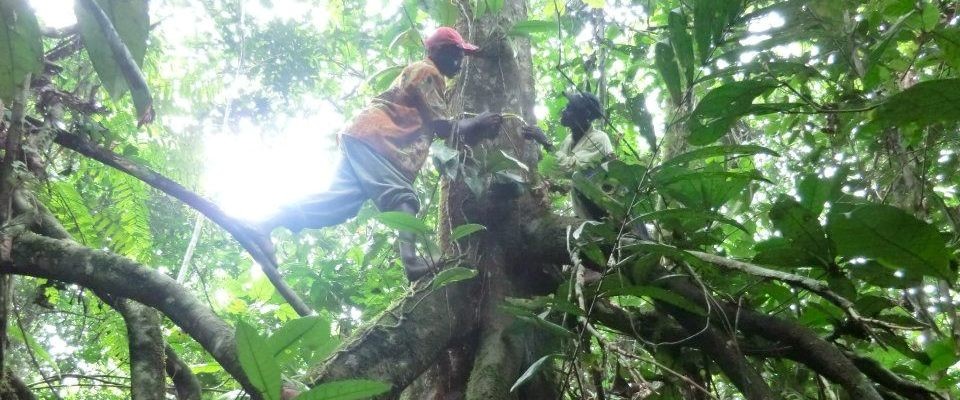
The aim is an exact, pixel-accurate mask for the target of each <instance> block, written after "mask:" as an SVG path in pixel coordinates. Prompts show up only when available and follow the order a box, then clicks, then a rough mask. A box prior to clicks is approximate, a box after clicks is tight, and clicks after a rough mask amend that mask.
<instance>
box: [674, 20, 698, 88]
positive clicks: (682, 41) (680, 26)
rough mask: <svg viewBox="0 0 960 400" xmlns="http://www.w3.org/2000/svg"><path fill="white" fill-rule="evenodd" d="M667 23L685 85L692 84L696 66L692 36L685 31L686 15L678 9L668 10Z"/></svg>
mask: <svg viewBox="0 0 960 400" xmlns="http://www.w3.org/2000/svg"><path fill="white" fill-rule="evenodd" d="M668 24H669V28H670V44H672V45H673V50H674V53H675V54H676V56H677V61H678V62H679V63H680V67H681V68H682V69H683V74H684V77H685V78H686V82H687V86H693V76H694V73H695V72H696V69H697V67H696V64H695V63H694V59H693V38H692V37H690V32H689V31H687V16H686V15H684V14H683V12H682V10H680V9H675V10H672V11H670V16H669V19H668Z"/></svg>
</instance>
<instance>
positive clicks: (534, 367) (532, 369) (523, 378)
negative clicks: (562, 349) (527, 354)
mask: <svg viewBox="0 0 960 400" xmlns="http://www.w3.org/2000/svg"><path fill="white" fill-rule="evenodd" d="M551 358H553V354H547V355H545V356H543V357H540V359H539V360H537V361H534V362H533V364H530V366H529V367H528V368H527V370H526V371H523V374H521V375H520V377H519V378H517V381H516V382H514V383H513V386H510V392H511V393H512V392H513V391H514V390H517V388H518V387H520V386H521V385H523V384H524V383H526V382H527V381H528V380H530V378H533V376H534V375H536V374H537V372H540V368H543V366H544V365H546V363H547V360H549V359H551Z"/></svg>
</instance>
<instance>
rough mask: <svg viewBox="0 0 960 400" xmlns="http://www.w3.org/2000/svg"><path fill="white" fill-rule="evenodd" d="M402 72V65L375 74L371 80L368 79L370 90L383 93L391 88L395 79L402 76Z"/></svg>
mask: <svg viewBox="0 0 960 400" xmlns="http://www.w3.org/2000/svg"><path fill="white" fill-rule="evenodd" d="M400 72H403V66H402V65H394V66H390V67H386V68H384V69H382V70H380V71H377V73H375V74H373V76H371V77H370V78H369V79H367V85H370V88H371V89H373V90H374V91H377V92H383V91H385V90H387V88H389V87H390V84H391V83H393V80H394V79H397V77H398V76H400Z"/></svg>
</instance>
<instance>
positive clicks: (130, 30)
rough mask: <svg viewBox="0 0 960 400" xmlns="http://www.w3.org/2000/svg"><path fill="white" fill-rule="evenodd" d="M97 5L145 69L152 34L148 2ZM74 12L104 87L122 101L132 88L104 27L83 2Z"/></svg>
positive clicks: (117, 0) (100, 0)
mask: <svg viewBox="0 0 960 400" xmlns="http://www.w3.org/2000/svg"><path fill="white" fill-rule="evenodd" d="M95 1H96V3H97V4H98V5H99V6H100V8H102V9H103V12H104V13H106V14H107V17H108V18H109V19H110V22H111V23H113V27H114V29H116V31H117V34H119V35H120V39H121V41H123V44H124V45H126V46H127V50H129V51H130V55H131V56H133V60H134V61H135V62H136V63H137V64H138V65H142V64H143V56H144V55H145V54H146V53H147V37H148V36H149V34H150V15H149V13H148V2H147V0H95ZM74 11H75V12H76V14H77V24H78V25H79V27H80V35H81V36H82V37H83V43H84V47H85V48H86V49H87V54H89V55H90V61H91V62H92V63H93V68H94V69H95V70H96V71H97V75H98V76H100V81H101V82H102V83H103V87H104V88H106V89H107V93H109V94H110V97H112V98H114V99H118V98H120V97H121V96H122V95H123V93H124V92H125V91H126V90H127V87H128V85H127V82H126V80H125V78H124V76H123V73H122V71H121V69H120V66H119V65H117V62H116V58H114V54H113V50H112V49H111V48H110V45H109V44H108V42H107V38H106V36H104V34H103V30H102V28H101V27H100V24H98V23H97V20H96V18H94V16H93V15H92V14H91V13H90V12H89V11H87V9H86V8H85V7H84V6H83V5H81V4H80V2H79V1H78V2H76V3H75V5H74ZM138 109H139V107H138Z"/></svg>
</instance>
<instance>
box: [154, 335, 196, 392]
mask: <svg viewBox="0 0 960 400" xmlns="http://www.w3.org/2000/svg"><path fill="white" fill-rule="evenodd" d="M163 354H164V356H165V360H164V361H165V363H164V370H165V371H166V372H167V376H169V377H170V380H172V381H173V387H174V389H175V390H176V392H177V393H176V394H177V400H200V396H201V394H202V393H203V392H202V387H201V386H200V381H199V380H198V379H197V376H196V375H194V374H193V371H191V370H190V366H188V365H187V363H185V362H183V360H181V359H180V356H178V355H177V352H175V351H174V350H173V347H170V345H169V344H166V343H165V344H164V347H163Z"/></svg>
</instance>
